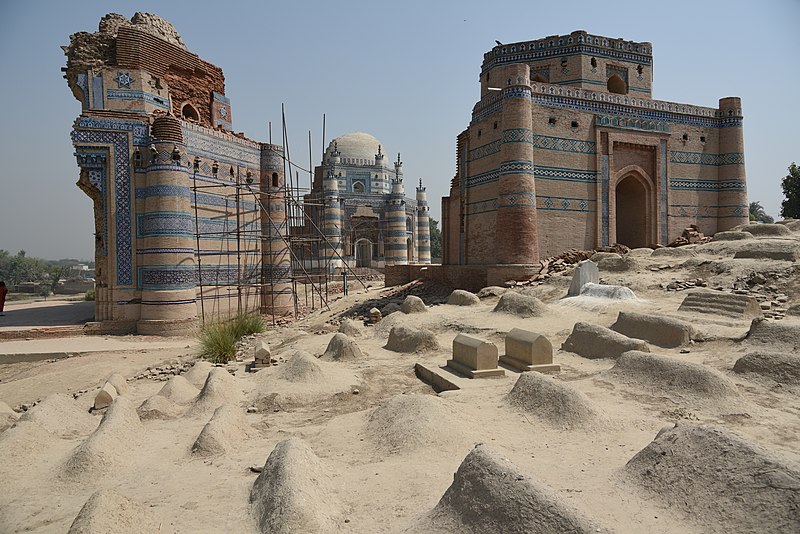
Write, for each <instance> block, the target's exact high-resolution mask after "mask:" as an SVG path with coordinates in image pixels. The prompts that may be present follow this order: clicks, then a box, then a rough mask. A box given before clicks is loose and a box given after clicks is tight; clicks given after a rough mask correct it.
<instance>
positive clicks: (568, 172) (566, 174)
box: [465, 162, 597, 188]
mask: <svg viewBox="0 0 800 534" xmlns="http://www.w3.org/2000/svg"><path fill="white" fill-rule="evenodd" d="M524 163H526V164H528V163H529V162H524ZM500 173H501V170H500V169H492V170H491V171H488V172H484V173H480V174H476V175H474V176H468V177H467V178H466V180H465V182H466V187H467V188H472V187H479V186H482V185H486V184H491V183H495V182H497V180H498V179H499V178H500ZM533 174H534V176H535V178H536V179H537V180H555V181H560V182H580V183H597V171H587V170H583V169H565V168H560V167H547V166H539V165H536V166H534V167H533Z"/></svg>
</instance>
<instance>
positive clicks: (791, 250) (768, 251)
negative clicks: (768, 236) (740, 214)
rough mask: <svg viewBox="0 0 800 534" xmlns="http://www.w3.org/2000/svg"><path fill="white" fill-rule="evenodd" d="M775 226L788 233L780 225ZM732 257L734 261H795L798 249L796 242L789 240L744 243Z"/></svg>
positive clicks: (799, 250) (798, 253) (799, 256)
mask: <svg viewBox="0 0 800 534" xmlns="http://www.w3.org/2000/svg"><path fill="white" fill-rule="evenodd" d="M776 226H778V227H780V228H783V229H784V230H786V231H787V232H789V230H788V229H787V228H785V227H784V226H782V225H780V224H778V225H776ZM733 257H734V259H741V258H749V259H754V260H782V261H797V260H798V259H799V258H800V247H798V243H797V241H793V240H789V239H772V240H764V241H756V240H753V241H745V242H744V245H742V247H740V248H739V250H737V251H736V253H735V254H734V255H733Z"/></svg>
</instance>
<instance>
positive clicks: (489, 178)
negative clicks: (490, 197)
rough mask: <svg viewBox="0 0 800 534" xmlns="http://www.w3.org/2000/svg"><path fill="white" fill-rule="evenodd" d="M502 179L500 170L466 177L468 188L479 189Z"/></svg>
mask: <svg viewBox="0 0 800 534" xmlns="http://www.w3.org/2000/svg"><path fill="white" fill-rule="evenodd" d="M499 178H500V169H492V170H491V171H489V172H483V173H480V174H476V175H474V176H467V177H466V180H465V181H466V186H467V187H478V186H481V185H486V184H491V183H494V182H496V181H497V180H498V179H499Z"/></svg>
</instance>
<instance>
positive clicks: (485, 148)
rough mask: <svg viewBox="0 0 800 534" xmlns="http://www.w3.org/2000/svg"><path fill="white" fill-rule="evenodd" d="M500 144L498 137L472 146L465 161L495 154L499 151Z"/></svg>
mask: <svg viewBox="0 0 800 534" xmlns="http://www.w3.org/2000/svg"><path fill="white" fill-rule="evenodd" d="M500 145H501V141H500V140H499V139H498V140H497V141H492V142H491V143H487V144H485V145H481V146H479V147H476V148H473V149H472V150H470V151H469V154H468V155H467V161H475V160H478V159H481V158H485V157H486V156H491V155H492V154H497V153H498V152H500Z"/></svg>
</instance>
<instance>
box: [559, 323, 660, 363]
mask: <svg viewBox="0 0 800 534" xmlns="http://www.w3.org/2000/svg"><path fill="white" fill-rule="evenodd" d="M561 349H562V350H566V351H569V352H574V353H575V354H578V355H579V356H583V357H584V358H592V359H594V358H619V356H620V355H621V354H622V353H623V352H627V351H629V350H641V351H645V352H649V351H650V347H649V346H648V345H647V343H646V342H645V341H642V340H641V339H632V338H629V337H628V336H624V335H622V334H620V333H618V332H614V331H613V330H611V329H609V328H606V327H604V326H600V325H596V324H590V323H584V322H577V323H575V326H573V327H572V333H571V334H570V335H569V337H567V339H566V340H565V341H564V343H563V345H562V346H561Z"/></svg>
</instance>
